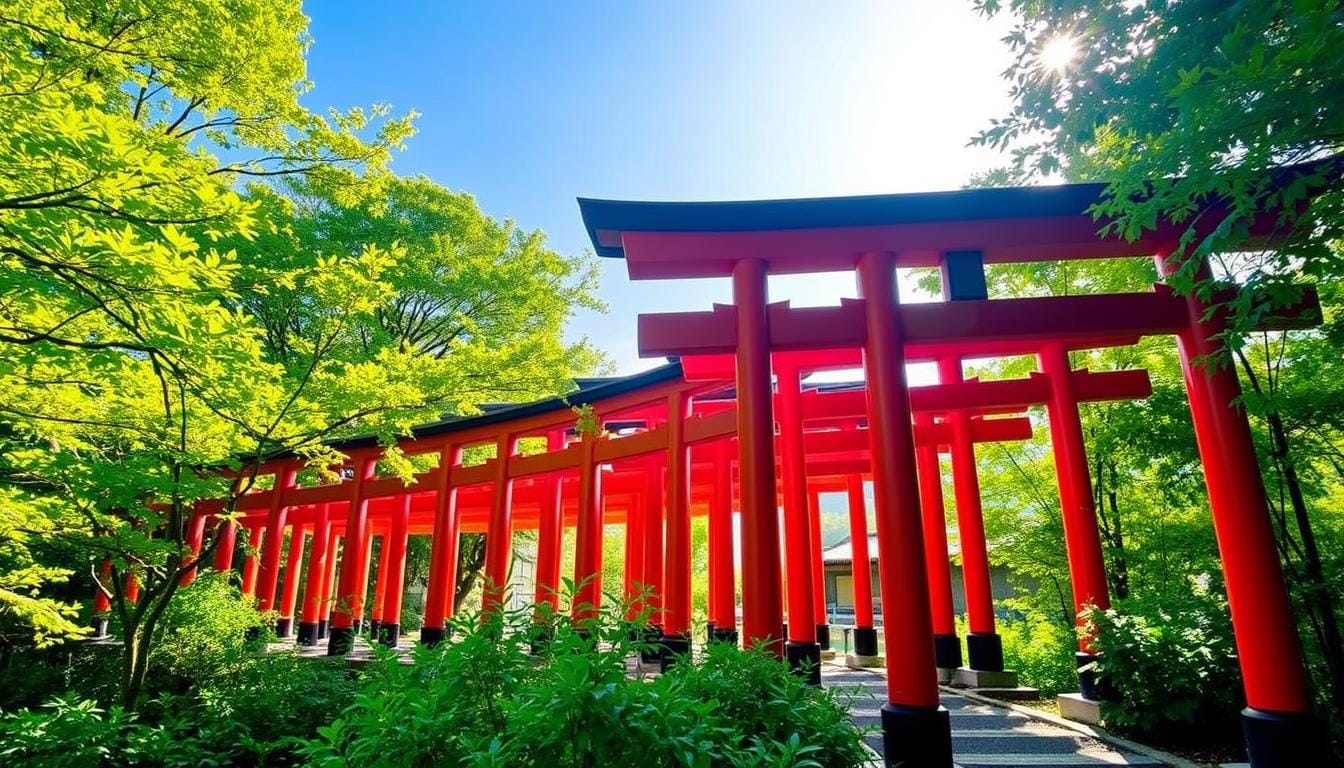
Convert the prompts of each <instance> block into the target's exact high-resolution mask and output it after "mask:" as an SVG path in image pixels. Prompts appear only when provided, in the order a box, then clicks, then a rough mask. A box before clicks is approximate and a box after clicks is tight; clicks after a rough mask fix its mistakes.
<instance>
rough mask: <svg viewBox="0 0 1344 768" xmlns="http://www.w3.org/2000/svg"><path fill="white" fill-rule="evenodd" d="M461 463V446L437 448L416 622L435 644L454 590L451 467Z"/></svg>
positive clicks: (454, 495) (455, 531) (454, 497)
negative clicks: (420, 613) (425, 572)
mask: <svg viewBox="0 0 1344 768" xmlns="http://www.w3.org/2000/svg"><path fill="white" fill-rule="evenodd" d="M461 463H462V448H461V447H460V446H456V445H445V446H444V447H443V450H441V451H440V452H439V477H438V485H437V486H436V488H435V496H434V538H433V539H432V540H431V541H430V545H429V584H428V585H427V586H426V588H425V615H424V617H423V619H422V621H421V626H420V642H422V643H424V644H425V645H437V644H438V643H440V642H442V641H443V638H444V636H445V634H446V633H447V629H446V626H445V622H446V621H447V620H448V618H449V617H451V616H452V614H453V597H454V595H455V593H456V592H457V545H458V533H459V529H460V527H461V526H460V522H459V518H458V514H457V488H455V487H453V479H452V478H453V467H456V466H458V465H459V464H461Z"/></svg>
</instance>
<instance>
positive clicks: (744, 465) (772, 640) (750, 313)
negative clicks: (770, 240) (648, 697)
mask: <svg viewBox="0 0 1344 768" xmlns="http://www.w3.org/2000/svg"><path fill="white" fill-rule="evenodd" d="M766 297H767V288H766V271H765V263H764V262H762V261H760V260H757V259H742V260H740V261H738V262H736V263H734V264H733V303H734V304H735V305H736V322H737V382H736V383H737V438H738V439H737V447H738V473H739V477H740V480H739V482H740V497H741V524H742V633H743V642H745V643H746V645H748V646H751V645H753V644H755V643H759V642H764V643H767V644H768V648H769V650H770V651H771V652H772V653H774V654H775V655H776V656H780V655H782V653H783V648H782V647H781V643H780V639H781V638H780V637H779V634H780V629H781V625H782V623H783V615H782V614H783V611H782V609H781V605H780V558H779V516H778V513H777V512H776V510H777V506H776V499H775V445H774V443H775V441H774V433H775V425H774V416H773V414H772V410H773V407H772V406H773V404H772V402H771V401H772V395H771V387H770V337H769V332H768V330H767V327H766V308H765V307H766Z"/></svg>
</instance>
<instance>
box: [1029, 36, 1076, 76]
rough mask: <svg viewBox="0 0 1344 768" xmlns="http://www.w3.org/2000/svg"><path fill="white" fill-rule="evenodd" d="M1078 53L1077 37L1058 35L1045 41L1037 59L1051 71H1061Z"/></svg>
mask: <svg viewBox="0 0 1344 768" xmlns="http://www.w3.org/2000/svg"><path fill="white" fill-rule="evenodd" d="M1077 55H1078V38H1076V37H1072V36H1069V35H1060V36H1059V37H1056V38H1055V39H1053V40H1050V41H1049V42H1047V43H1046V44H1045V45H1044V46H1042V47H1041V55H1040V57H1039V58H1038V59H1037V60H1038V61H1039V62H1040V63H1041V66H1042V67H1044V68H1045V69H1048V70H1050V71H1052V72H1063V71H1064V69H1065V68H1067V67H1068V66H1069V62H1071V61H1073V58H1074V57H1075V56H1077Z"/></svg>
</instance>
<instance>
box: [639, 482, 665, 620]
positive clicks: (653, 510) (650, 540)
mask: <svg viewBox="0 0 1344 768" xmlns="http://www.w3.org/2000/svg"><path fill="white" fill-rule="evenodd" d="M641 501H642V502H643V504H644V579H645V582H646V583H645V586H646V587H647V588H648V599H647V603H646V604H647V607H648V610H649V624H650V625H651V627H650V628H651V630H656V631H657V633H658V634H657V637H662V634H663V467H662V464H659V463H654V464H653V465H652V466H651V467H650V468H649V471H648V472H647V473H646V474H645V476H644V494H643V498H642V499H641ZM650 635H652V632H651V633H650Z"/></svg>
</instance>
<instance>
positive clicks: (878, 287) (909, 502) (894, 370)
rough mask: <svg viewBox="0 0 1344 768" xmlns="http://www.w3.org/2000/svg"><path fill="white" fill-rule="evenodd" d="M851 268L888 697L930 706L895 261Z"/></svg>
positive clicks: (929, 654)
mask: <svg viewBox="0 0 1344 768" xmlns="http://www.w3.org/2000/svg"><path fill="white" fill-rule="evenodd" d="M857 271H858V278H859V286H860V291H861V293H862V295H863V299H864V310H865V316H866V318H867V341H866V343H865V344H864V347H863V367H864V379H865V381H866V382H867V385H868V388H867V394H868V412H869V415H870V419H871V420H870V421H869V424H868V431H869V435H870V439H871V440H872V466H873V491H874V496H875V502H876V503H875V510H876V520H877V539H878V580H879V582H880V584H881V592H882V617H883V620H882V625H883V635H884V639H885V641H886V659H887V699H888V701H889V702H890V703H892V704H898V705H901V706H903V707H909V708H917V709H918V708H929V709H935V708H937V707H938V680H937V676H936V673H935V671H934V665H933V661H934V659H933V643H932V642H930V638H932V636H933V626H932V620H931V618H930V616H929V590H928V582H927V579H926V578H925V572H924V552H923V546H922V541H923V526H922V524H921V520H920V509H919V486H918V482H917V480H916V478H915V445H914V435H913V433H912V432H911V425H910V403H909V394H908V389H907V386H906V381H905V349H904V341H903V339H902V338H901V330H900V329H901V323H900V322H899V321H898V320H897V318H896V305H897V299H896V272H895V260H894V259H893V257H892V255H891V254H889V253H867V254H864V255H863V257H862V258H860V259H859V264H858V270H857Z"/></svg>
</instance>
